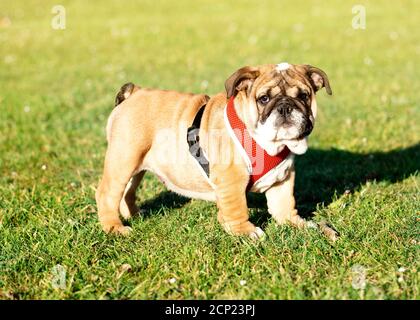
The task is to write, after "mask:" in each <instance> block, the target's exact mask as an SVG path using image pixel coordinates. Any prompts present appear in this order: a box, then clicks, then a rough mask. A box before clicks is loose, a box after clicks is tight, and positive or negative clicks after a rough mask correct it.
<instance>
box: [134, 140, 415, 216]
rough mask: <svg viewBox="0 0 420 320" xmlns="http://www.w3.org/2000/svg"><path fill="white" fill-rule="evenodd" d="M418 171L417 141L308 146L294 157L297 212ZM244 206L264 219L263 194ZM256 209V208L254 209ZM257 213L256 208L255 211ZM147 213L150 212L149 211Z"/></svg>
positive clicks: (156, 203)
mask: <svg viewBox="0 0 420 320" xmlns="http://www.w3.org/2000/svg"><path fill="white" fill-rule="evenodd" d="M419 171H420V144H416V145H413V146H411V147H408V148H405V149H395V150H391V151H389V152H373V153H353V152H349V151H345V150H338V149H331V150H321V149H309V150H308V151H307V153H306V154H304V155H302V156H298V157H296V172H297V174H296V184H295V196H296V202H297V208H298V210H299V214H301V215H302V216H303V217H310V216H311V215H312V214H313V212H314V211H315V210H316V208H317V206H318V205H323V206H327V205H328V204H330V203H331V202H332V201H333V199H334V195H341V194H343V193H345V192H346V193H353V192H355V191H357V190H359V189H360V187H361V186H362V185H363V184H365V183H366V182H367V181H370V180H371V181H372V180H375V181H377V182H379V181H388V182H390V183H394V182H398V181H401V180H403V179H405V178H407V177H408V176H410V175H412V174H415V173H417V172H419ZM188 202H189V199H187V198H185V197H181V196H178V195H177V194H175V193H172V192H169V191H165V192H163V193H161V194H159V195H158V196H156V197H155V198H154V199H151V200H149V201H146V202H145V203H142V204H140V207H141V208H142V209H147V210H146V211H149V212H150V211H152V212H153V210H157V209H159V208H162V206H164V207H166V208H169V209H171V208H181V207H182V206H184V205H185V204H186V203H188ZM248 206H249V207H250V208H257V209H262V210H261V215H260V214H258V217H256V219H258V223H259V224H261V223H264V222H266V221H267V219H268V217H269V215H268V213H267V210H266V208H267V206H266V200H265V197H264V195H263V194H249V195H248ZM258 211H260V210H258ZM259 213H260V212H259ZM149 214H150V213H149Z"/></svg>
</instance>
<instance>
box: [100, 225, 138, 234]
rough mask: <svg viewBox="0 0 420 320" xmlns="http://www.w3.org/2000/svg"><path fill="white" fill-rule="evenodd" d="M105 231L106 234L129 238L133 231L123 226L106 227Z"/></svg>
mask: <svg viewBox="0 0 420 320" xmlns="http://www.w3.org/2000/svg"><path fill="white" fill-rule="evenodd" d="M103 229H104V231H105V232H106V233H113V234H120V235H123V236H128V235H129V234H130V232H131V231H133V229H131V228H130V227H128V226H124V225H122V224H118V225H111V226H105V227H103Z"/></svg>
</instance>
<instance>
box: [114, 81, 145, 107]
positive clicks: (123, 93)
mask: <svg viewBox="0 0 420 320" xmlns="http://www.w3.org/2000/svg"><path fill="white" fill-rule="evenodd" d="M137 90H140V87H138V86H136V85H135V84H134V83H132V82H128V83H126V84H125V85H123V86H122V87H121V89H120V91H119V92H118V93H117V96H116V97H115V106H118V105H119V104H120V103H121V102H123V101H124V100H126V99H127V98H128V97H129V96H131V95H132V94H133V93H134V92H136V91H137Z"/></svg>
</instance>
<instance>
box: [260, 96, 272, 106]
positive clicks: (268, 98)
mask: <svg viewBox="0 0 420 320" xmlns="http://www.w3.org/2000/svg"><path fill="white" fill-rule="evenodd" d="M269 101H270V97H269V96H267V95H263V96H261V97H259V98H258V102H259V103H261V104H267V103H268V102H269Z"/></svg>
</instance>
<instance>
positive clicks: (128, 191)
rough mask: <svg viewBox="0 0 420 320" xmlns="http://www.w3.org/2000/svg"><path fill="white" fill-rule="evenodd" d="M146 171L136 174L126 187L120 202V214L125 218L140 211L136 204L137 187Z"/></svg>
mask: <svg viewBox="0 0 420 320" xmlns="http://www.w3.org/2000/svg"><path fill="white" fill-rule="evenodd" d="M144 173H145V171H140V172H139V173H137V174H136V175H134V176H133V177H132V178H131V179H130V181H129V182H128V184H127V186H126V187H125V191H124V195H123V197H122V199H121V202H120V214H121V215H122V216H123V218H124V219H130V218H131V217H132V216H133V215H134V214H136V213H138V212H139V208H138V207H137V206H136V189H137V187H138V186H139V184H140V182H141V180H142V179H143V176H144Z"/></svg>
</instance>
